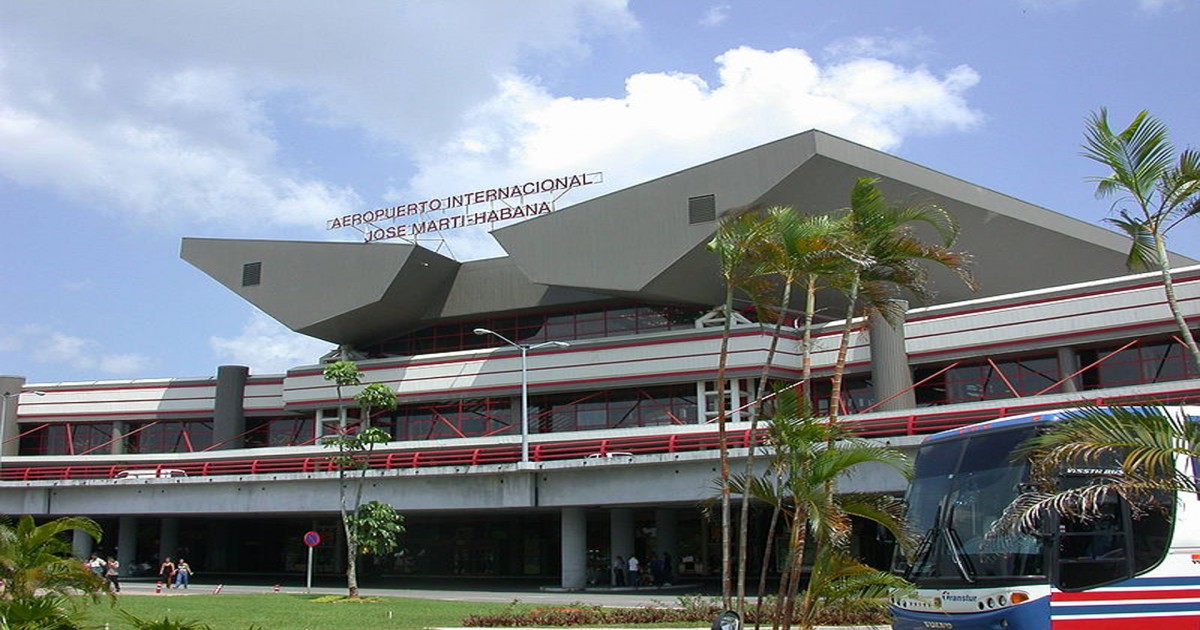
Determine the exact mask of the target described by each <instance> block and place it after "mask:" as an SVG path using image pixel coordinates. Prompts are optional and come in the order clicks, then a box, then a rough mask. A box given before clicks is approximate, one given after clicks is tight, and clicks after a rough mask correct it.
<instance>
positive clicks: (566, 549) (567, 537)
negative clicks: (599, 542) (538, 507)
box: [561, 507, 587, 590]
mask: <svg viewBox="0 0 1200 630" xmlns="http://www.w3.org/2000/svg"><path fill="white" fill-rule="evenodd" d="M561 553H562V587H563V588H564V589H568V590H576V589H582V588H584V587H585V586H587V518H586V515H585V514H584V512H583V508H577V507H570V508H563V509H562V551H561Z"/></svg>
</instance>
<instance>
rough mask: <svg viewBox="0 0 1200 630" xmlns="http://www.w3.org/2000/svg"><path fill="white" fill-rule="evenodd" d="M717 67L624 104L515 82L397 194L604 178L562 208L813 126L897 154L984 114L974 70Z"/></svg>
mask: <svg viewBox="0 0 1200 630" xmlns="http://www.w3.org/2000/svg"><path fill="white" fill-rule="evenodd" d="M716 64H717V75H718V78H719V81H718V82H717V84H715V85H709V84H708V83H706V82H705V81H704V80H703V79H701V78H700V77H699V76H697V75H694V74H684V73H643V74H637V75H634V76H631V77H629V79H628V80H627V81H626V83H625V94H624V95H622V96H621V97H619V98H572V97H565V96H564V97H555V96H553V95H552V94H550V93H548V92H547V91H546V90H545V89H543V88H542V87H540V86H539V85H537V84H536V83H534V82H532V81H530V80H528V79H526V78H523V77H519V76H509V77H508V78H507V79H506V80H505V81H504V82H503V89H502V90H501V92H500V93H499V94H498V95H497V96H496V97H495V98H493V99H492V100H490V101H488V102H487V103H485V104H484V105H482V106H480V107H478V108H476V109H475V110H474V111H473V112H471V114H470V115H469V116H468V117H467V119H466V124H465V125H464V127H463V129H462V130H461V131H460V132H459V133H458V134H457V135H456V136H455V137H454V138H452V139H451V140H449V141H447V142H445V143H443V144H442V145H441V146H440V147H438V148H437V150H434V151H426V152H421V153H419V154H418V155H417V161H418V164H419V166H420V172H419V173H418V174H417V176H416V177H414V178H413V180H412V181H411V188H410V190H408V191H405V192H399V191H398V192H397V195H396V196H397V197H398V198H404V197H407V198H408V199H414V198H429V197H436V196H438V195H445V194H450V193H453V192H465V191H460V190H459V189H460V188H461V187H462V183H461V182H475V183H476V184H477V185H478V187H481V188H482V187H487V186H490V185H499V184H507V183H513V182H522V181H528V180H529V179H532V178H537V177H543V176H549V175H557V174H565V173H572V172H590V171H598V170H599V171H604V173H605V184H604V186H603V188H597V189H592V188H590V187H589V188H586V189H582V190H581V191H576V192H572V193H571V194H570V196H569V197H568V198H567V199H566V200H565V201H564V203H575V202H578V201H581V200H582V199H583V198H585V197H586V196H593V195H596V194H599V193H602V192H608V191H611V190H615V189H619V188H621V187H624V186H628V185H631V184H634V183H638V182H641V181H645V180H648V179H651V178H654V177H658V176H661V175H665V174H668V173H671V172H673V171H676V170H678V169H681V168H685V167H688V166H690V165H693V164H697V163H701V162H704V161H705V160H709V159H715V158H717V157H720V156H722V155H727V154H729V153H732V152H735V151H738V150H741V149H746V148H749V147H752V146H755V145H758V144H761V143H764V142H768V141H771V140H775V139H778V138H781V137H785V136H788V135H791V134H795V133H799V132H802V131H806V130H808V129H813V128H816V129H821V130H823V131H827V132H829V133H832V134H835V135H838V136H842V137H845V138H847V139H850V140H853V141H856V142H860V143H863V144H866V145H868V146H871V147H875V148H878V149H882V150H888V151H894V150H895V149H896V148H897V147H898V146H899V145H900V144H901V143H902V142H903V141H904V139H905V138H906V137H907V136H909V135H912V134H933V133H939V132H945V131H954V130H965V129H970V128H972V127H973V126H975V125H977V124H978V123H979V122H980V121H981V118H982V117H981V114H980V113H979V112H977V111H976V110H974V109H972V108H971V107H970V106H969V105H968V103H967V101H966V93H967V91H968V90H969V89H970V88H971V87H973V86H974V85H975V84H976V83H978V81H979V75H978V74H977V73H976V72H975V71H974V70H973V69H971V68H970V67H967V66H958V67H955V68H951V69H950V70H948V71H947V72H945V73H943V74H941V75H938V74H935V73H933V72H931V71H930V70H928V69H926V68H924V67H911V68H910V67H904V66H901V65H898V64H896V63H893V62H890V61H884V60H880V59H870V58H856V59H853V60H850V61H846V62H843V63H835V64H829V65H824V66H822V65H820V64H818V63H817V62H816V61H814V60H813V58H812V57H811V56H810V55H809V54H808V53H807V52H805V51H803V50H799V49H793V48H789V49H783V50H778V51H762V50H756V49H753V48H748V47H741V48H736V49H733V50H729V51H727V52H725V53H724V54H722V55H720V56H719V57H717V58H716ZM447 236H448V237H449V240H450V241H451V245H452V248H453V249H454V250H456V251H455V254H457V255H458V256H459V257H460V258H462V257H466V258H474V257H483V256H491V255H496V254H498V253H500V250H499V249H498V247H497V246H495V245H494V244H491V245H488V244H487V241H486V240H484V239H483V237H481V236H480V235H479V234H478V233H475V234H472V233H470V232H466V231H462V230H460V231H458V232H456V233H450V234H448V235H447Z"/></svg>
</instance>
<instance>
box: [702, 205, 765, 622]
mask: <svg viewBox="0 0 1200 630" xmlns="http://www.w3.org/2000/svg"><path fill="white" fill-rule="evenodd" d="M762 220H763V219H762V216H761V215H760V214H758V213H755V212H749V211H742V212H739V213H734V214H729V215H726V216H725V217H723V218H722V219H721V223H720V225H719V226H718V227H717V232H716V234H715V235H714V236H713V238H712V240H710V241H709V242H708V249H709V250H710V251H712V252H713V253H715V254H716V255H717V258H718V260H719V261H720V273H721V280H722V282H723V283H724V285H725V303H724V304H723V305H722V315H723V326H722V329H721V350H720V354H719V358H718V364H717V387H716V389H717V391H716V396H717V442H718V451H719V455H718V457H719V459H720V481H719V484H720V492H721V598H722V601H723V604H724V606H725V608H726V609H728V608H730V606H731V603H732V593H733V563H732V558H733V554H732V553H731V551H732V531H733V527H732V522H733V519H732V516H731V509H730V503H731V501H730V489H729V479H730V475H729V435H728V428H727V426H726V423H727V422H728V415H729V401H728V397H727V395H726V390H727V389H728V379H727V378H726V374H725V372H726V368H727V366H728V362H729V337H730V334H731V332H732V328H733V320H734V319H735V317H737V313H736V311H735V310H734V307H733V301H734V298H735V297H736V295H737V293H738V291H739V290H740V291H744V292H746V293H747V294H749V295H750V296H751V299H752V300H753V301H755V303H758V302H759V301H760V296H761V294H762V291H761V284H762V281H761V279H759V274H758V273H757V272H756V270H757V267H758V265H759V264H760V261H759V259H758V252H759V249H760V246H761V244H762V239H763V234H764V232H763V229H762V225H761V224H762Z"/></svg>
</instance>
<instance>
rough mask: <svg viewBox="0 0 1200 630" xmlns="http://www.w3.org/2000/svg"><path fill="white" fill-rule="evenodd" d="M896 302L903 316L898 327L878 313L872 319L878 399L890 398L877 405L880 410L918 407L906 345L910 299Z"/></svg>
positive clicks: (900, 316) (872, 359) (874, 374)
mask: <svg viewBox="0 0 1200 630" xmlns="http://www.w3.org/2000/svg"><path fill="white" fill-rule="evenodd" d="M895 302H896V312H897V313H898V316H899V318H900V320H899V321H897V322H896V325H895V326H892V325H891V324H889V323H888V322H887V320H885V319H884V318H883V316H881V315H879V314H878V313H873V314H872V315H871V317H870V321H869V326H870V338H871V382H872V383H873V389H874V393H875V400H876V401H877V402H878V401H884V400H886V401H887V402H884V403H882V404H880V405H879V406H878V407H876V410H877V411H899V410H901V409H912V408H913V407H916V406H917V397H916V394H915V393H914V392H913V390H912V385H913V380H912V371H911V370H910V369H909V367H908V350H907V349H905V347H904V320H903V318H904V315H905V314H906V313H907V312H908V302H905V301H903V300H895ZM900 392H903V393H900Z"/></svg>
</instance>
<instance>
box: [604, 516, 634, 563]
mask: <svg viewBox="0 0 1200 630" xmlns="http://www.w3.org/2000/svg"><path fill="white" fill-rule="evenodd" d="M608 536H609V548H610V549H609V554H610V555H609V558H608V561H609V568H610V570H611V568H612V562H613V561H614V560H616V558H617V556H621V557H622V558H623V559H625V560H629V556H631V555H633V510H631V509H629V508H613V509H611V510H609V512H608ZM625 568H626V566H622V567H621V570H622V571H624V570H625Z"/></svg>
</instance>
